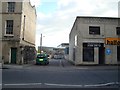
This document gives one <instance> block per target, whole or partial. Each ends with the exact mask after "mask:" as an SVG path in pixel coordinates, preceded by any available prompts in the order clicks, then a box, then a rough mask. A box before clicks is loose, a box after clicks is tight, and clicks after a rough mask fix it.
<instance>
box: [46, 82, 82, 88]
mask: <svg viewBox="0 0 120 90" xmlns="http://www.w3.org/2000/svg"><path fill="white" fill-rule="evenodd" d="M44 84H45V85H49V86H68V87H70V86H71V87H83V85H70V84H51V83H44Z"/></svg>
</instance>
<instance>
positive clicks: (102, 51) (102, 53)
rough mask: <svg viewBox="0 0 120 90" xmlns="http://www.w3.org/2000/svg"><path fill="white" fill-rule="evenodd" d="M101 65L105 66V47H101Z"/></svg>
mask: <svg viewBox="0 0 120 90" xmlns="http://www.w3.org/2000/svg"><path fill="white" fill-rule="evenodd" d="M99 64H105V48H104V46H103V45H101V47H99Z"/></svg>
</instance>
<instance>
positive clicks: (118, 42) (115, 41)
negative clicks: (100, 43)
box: [105, 38, 120, 45]
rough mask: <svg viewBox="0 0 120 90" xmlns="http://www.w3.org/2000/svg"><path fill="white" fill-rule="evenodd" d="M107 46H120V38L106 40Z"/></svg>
mask: <svg viewBox="0 0 120 90" xmlns="http://www.w3.org/2000/svg"><path fill="white" fill-rule="evenodd" d="M105 43H106V44H107V45H120V38H105Z"/></svg>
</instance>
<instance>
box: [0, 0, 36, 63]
mask: <svg viewBox="0 0 120 90" xmlns="http://www.w3.org/2000/svg"><path fill="white" fill-rule="evenodd" d="M14 1H15V0H14ZM1 6H2V10H1V12H0V15H1V16H2V20H1V21H2V22H1V23H2V28H1V29H0V31H2V60H3V62H4V63H13V64H22V63H25V62H26V61H27V60H28V59H29V60H31V59H34V57H32V56H31V55H30V54H32V55H33V56H34V53H35V33H36V17H37V15H36V9H35V6H32V5H31V3H30V1H29V0H28V2H25V1H21V2H20V0H19V2H17V1H16V2H9V1H8V0H5V2H4V0H3V1H2V2H1Z"/></svg>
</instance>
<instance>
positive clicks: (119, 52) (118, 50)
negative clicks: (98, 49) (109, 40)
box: [117, 46, 120, 62]
mask: <svg viewBox="0 0 120 90" xmlns="http://www.w3.org/2000/svg"><path fill="white" fill-rule="evenodd" d="M117 61H118V62H120V46H117Z"/></svg>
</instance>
